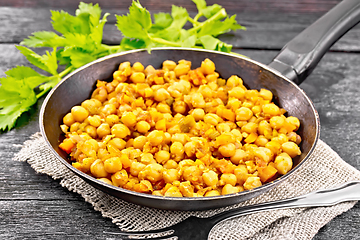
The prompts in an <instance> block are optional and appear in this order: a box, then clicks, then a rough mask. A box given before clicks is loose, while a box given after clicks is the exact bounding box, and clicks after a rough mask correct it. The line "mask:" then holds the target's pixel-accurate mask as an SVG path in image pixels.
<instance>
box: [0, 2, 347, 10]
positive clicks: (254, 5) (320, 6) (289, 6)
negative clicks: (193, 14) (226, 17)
mask: <svg viewBox="0 0 360 240" xmlns="http://www.w3.org/2000/svg"><path fill="white" fill-rule="evenodd" d="M79 2H81V1H80V0H75V1H74V0H62V1H54V0H50V1H49V0H1V1H0V5H1V6H11V7H31V8H38V7H39V6H41V7H51V8H76V7H77V6H78V5H79ZM83 2H87V3H89V2H92V3H94V2H95V3H99V5H100V7H102V8H109V9H128V7H129V6H130V5H131V3H132V0H122V1H113V0H97V1H87V0H85V1H83ZM206 2H207V5H208V6H210V5H212V4H220V5H221V6H223V7H225V8H226V9H227V11H229V12H261V13H263V12H303V13H309V12H327V11H328V10H329V9H330V8H332V7H333V6H335V5H336V4H337V3H339V2H340V0H306V1H293V2H289V1H288V0H228V1H218V0H207V1H206ZM140 3H141V4H142V5H143V6H144V7H146V8H147V9H149V10H155V11H168V12H169V11H170V10H171V5H179V1H178V0H168V1H157V0H142V1H140ZM181 6H183V7H185V8H186V9H188V10H189V11H195V10H196V6H195V4H194V3H193V2H192V1H191V0H187V1H181Z"/></svg>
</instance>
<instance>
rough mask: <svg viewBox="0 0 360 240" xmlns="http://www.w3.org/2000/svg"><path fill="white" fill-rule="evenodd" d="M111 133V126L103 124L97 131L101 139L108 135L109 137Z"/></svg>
mask: <svg viewBox="0 0 360 240" xmlns="http://www.w3.org/2000/svg"><path fill="white" fill-rule="evenodd" d="M110 132H111V130H110V126H109V124H108V123H102V124H100V126H99V127H98V128H97V129H96V133H97V135H98V137H99V138H103V137H105V136H107V135H109V134H110Z"/></svg>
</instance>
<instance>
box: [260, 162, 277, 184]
mask: <svg viewBox="0 0 360 240" xmlns="http://www.w3.org/2000/svg"><path fill="white" fill-rule="evenodd" d="M258 173H259V177H260V180H261V182H268V181H270V180H271V179H272V178H273V177H274V176H275V174H276V173H277V170H276V168H274V167H273V166H271V165H268V166H266V167H261V168H258Z"/></svg>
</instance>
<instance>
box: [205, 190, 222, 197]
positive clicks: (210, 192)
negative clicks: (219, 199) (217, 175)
mask: <svg viewBox="0 0 360 240" xmlns="http://www.w3.org/2000/svg"><path fill="white" fill-rule="evenodd" d="M219 195H220V193H219V191H218V190H211V191H208V192H206V193H205V197H214V196H219Z"/></svg>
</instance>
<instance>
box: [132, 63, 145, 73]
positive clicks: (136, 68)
mask: <svg viewBox="0 0 360 240" xmlns="http://www.w3.org/2000/svg"><path fill="white" fill-rule="evenodd" d="M133 69H134V71H135V72H143V71H144V66H143V65H142V64H141V63H139V62H135V63H134V64H133Z"/></svg>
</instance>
